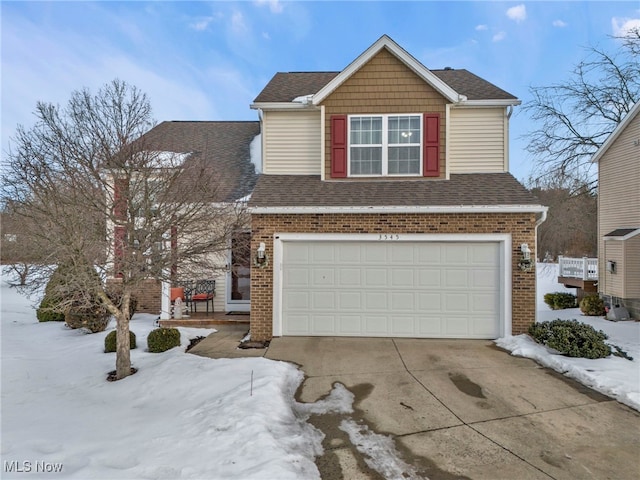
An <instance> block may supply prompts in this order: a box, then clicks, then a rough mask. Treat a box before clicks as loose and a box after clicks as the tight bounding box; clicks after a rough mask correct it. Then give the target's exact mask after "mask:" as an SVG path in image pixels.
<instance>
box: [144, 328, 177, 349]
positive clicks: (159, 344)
mask: <svg viewBox="0 0 640 480" xmlns="http://www.w3.org/2000/svg"><path fill="white" fill-rule="evenodd" d="M147 346H148V347H149V351H150V352H153V353H160V352H166V351H167V350H169V349H170V348H173V347H178V346H180V330H178V329H177V328H156V329H155V330H152V331H151V332H150V333H149V336H148V337H147Z"/></svg>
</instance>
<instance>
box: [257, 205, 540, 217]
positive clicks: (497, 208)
mask: <svg viewBox="0 0 640 480" xmlns="http://www.w3.org/2000/svg"><path fill="white" fill-rule="evenodd" d="M547 210H548V207H545V206H542V205H450V206H446V205H444V206H424V205H415V206H380V207H249V211H250V212H251V213H252V214H260V215H265V214H266V215H281V214H291V215H304V214H314V213H319V214H333V213H348V214H359V213H545V214H546V212H547Z"/></svg>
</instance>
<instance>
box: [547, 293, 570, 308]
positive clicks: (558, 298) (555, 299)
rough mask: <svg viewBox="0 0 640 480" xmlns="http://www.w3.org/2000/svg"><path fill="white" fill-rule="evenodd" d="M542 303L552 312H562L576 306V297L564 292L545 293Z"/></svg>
mask: <svg viewBox="0 0 640 480" xmlns="http://www.w3.org/2000/svg"><path fill="white" fill-rule="evenodd" d="M544 303H546V304H547V305H549V307H551V308H552V309H553V310H563V309H565V308H573V307H575V306H576V296H575V295H572V294H571V293H566V292H555V293H545V295H544Z"/></svg>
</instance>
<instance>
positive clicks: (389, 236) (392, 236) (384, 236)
mask: <svg viewBox="0 0 640 480" xmlns="http://www.w3.org/2000/svg"><path fill="white" fill-rule="evenodd" d="M378 240H381V241H383V242H385V241H387V242H388V241H393V240H400V235H398V234H397V233H381V234H380V235H379V236H378Z"/></svg>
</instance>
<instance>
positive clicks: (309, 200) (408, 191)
mask: <svg viewBox="0 0 640 480" xmlns="http://www.w3.org/2000/svg"><path fill="white" fill-rule="evenodd" d="M416 205H418V206H480V205H483V206H497V205H540V201H539V200H538V198H537V197H535V196H534V195H533V194H532V193H531V192H529V191H528V190H527V189H526V188H525V187H524V186H523V185H522V184H521V183H519V182H518V181H517V180H516V179H515V178H514V177H513V176H512V175H511V174H510V173H474V174H455V175H451V178H450V180H396V181H384V180H382V181H371V180H366V181H344V180H338V181H324V182H323V181H321V180H320V176H319V175H261V176H260V179H259V180H258V183H257V184H256V187H255V189H254V191H253V194H252V196H251V201H250V202H249V206H251V207H347V206H348V207H367V206H372V207H376V206H416Z"/></svg>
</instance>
